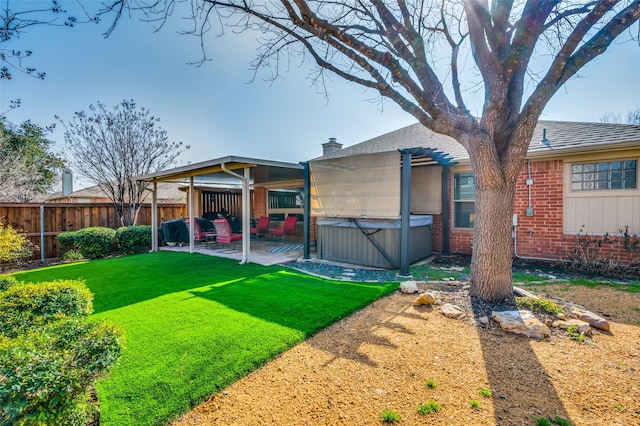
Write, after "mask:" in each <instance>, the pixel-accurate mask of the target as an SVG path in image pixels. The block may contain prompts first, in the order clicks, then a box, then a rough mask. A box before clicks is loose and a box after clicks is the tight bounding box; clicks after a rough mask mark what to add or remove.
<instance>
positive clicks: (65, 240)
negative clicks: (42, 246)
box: [57, 232, 76, 253]
mask: <svg viewBox="0 0 640 426" xmlns="http://www.w3.org/2000/svg"><path fill="white" fill-rule="evenodd" d="M57 238H58V245H59V246H60V250H62V252H63V253H64V252H67V251H69V250H75V248H76V233H75V232H61V233H59V234H58V237H57Z"/></svg>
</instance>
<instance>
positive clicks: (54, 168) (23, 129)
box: [0, 120, 64, 203]
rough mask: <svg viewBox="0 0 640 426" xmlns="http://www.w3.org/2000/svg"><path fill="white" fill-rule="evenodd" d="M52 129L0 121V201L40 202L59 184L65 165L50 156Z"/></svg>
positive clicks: (31, 124)
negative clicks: (48, 135) (48, 136)
mask: <svg viewBox="0 0 640 426" xmlns="http://www.w3.org/2000/svg"><path fill="white" fill-rule="evenodd" d="M50 130H51V128H44V127H41V126H39V125H37V124H34V123H32V122H31V121H25V122H24V123H22V124H21V125H20V126H15V125H12V124H10V123H8V122H7V121H4V120H0V200H2V201H9V202H25V203H26V202H34V201H42V200H43V199H44V198H45V197H46V196H47V195H48V194H51V193H52V192H53V190H54V188H55V186H56V185H57V184H58V181H59V179H58V177H59V176H60V172H61V170H62V169H63V168H64V161H63V160H62V159H61V158H60V157H58V156H57V155H55V154H53V153H52V152H50V150H51V145H52V142H51V141H50V140H49V139H47V138H46V134H47V133H48V132H49V131H50Z"/></svg>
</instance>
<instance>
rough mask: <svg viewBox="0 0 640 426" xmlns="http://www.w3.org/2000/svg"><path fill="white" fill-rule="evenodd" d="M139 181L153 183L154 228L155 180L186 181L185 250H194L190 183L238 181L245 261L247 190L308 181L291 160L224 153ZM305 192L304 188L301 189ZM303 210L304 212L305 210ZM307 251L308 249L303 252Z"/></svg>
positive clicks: (154, 220)
mask: <svg viewBox="0 0 640 426" xmlns="http://www.w3.org/2000/svg"><path fill="white" fill-rule="evenodd" d="M136 179H137V180H140V181H145V182H150V183H152V184H153V193H152V209H151V211H152V213H151V227H152V229H157V228H158V209H157V206H158V200H157V189H158V186H157V185H158V182H182V183H185V184H187V183H188V184H189V198H188V200H187V205H188V210H189V236H190V238H189V252H191V253H193V252H194V251H195V246H194V185H195V184H198V185H204V184H207V185H230V184H236V185H237V184H240V185H241V187H242V261H241V262H240V263H242V264H244V263H247V262H249V254H250V238H249V237H250V235H249V226H250V220H251V210H250V205H251V201H250V191H251V187H252V186H254V185H259V184H273V183H281V184H282V185H287V184H292V183H294V182H300V181H302V180H304V181H305V186H306V182H307V181H308V174H307V173H306V167H303V166H302V165H300V164H295V163H285V162H280V161H269V160H261V159H256V158H246V157H236V156H227V157H221V158H217V159H214V160H209V161H203V162H200V163H195V164H189V165H186V166H182V167H177V168H174V169H170V170H162V171H159V172H156V173H151V174H148V175H143V176H138V177H137V178H136ZM305 192H306V191H305ZM305 213H306V212H305ZM304 221H305V247H308V241H307V240H308V237H307V236H308V226H309V218H308V216H307V214H305V217H304ZM151 250H152V251H158V234H157V232H152V248H151ZM307 251H308V248H307V249H306V250H305V252H307Z"/></svg>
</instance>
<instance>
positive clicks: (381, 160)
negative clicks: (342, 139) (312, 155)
mask: <svg viewBox="0 0 640 426" xmlns="http://www.w3.org/2000/svg"><path fill="white" fill-rule="evenodd" d="M324 148H325V153H324V155H323V156H322V157H319V158H316V159H313V160H311V161H310V162H309V168H310V173H311V194H310V198H311V214H312V215H313V216H314V217H315V219H316V220H317V224H318V228H319V229H318V230H317V233H318V257H321V258H326V259H331V260H344V261H350V262H357V263H362V264H370V265H376V266H386V267H389V266H397V265H389V262H388V259H386V258H385V259H384V260H381V259H380V256H378V255H377V254H376V253H373V252H378V253H380V252H385V251H386V252H387V253H386V254H387V255H389V254H390V253H391V256H388V257H390V258H391V259H392V260H393V259H395V255H394V253H393V252H394V251H396V250H398V249H397V248H396V247H397V246H398V241H399V240H397V238H396V237H391V236H390V234H388V233H387V231H385V229H388V227H395V228H399V225H393V224H392V223H391V222H393V220H397V219H398V218H400V217H401V214H400V200H401V198H402V197H401V193H402V188H401V169H402V167H401V153H400V152H399V150H406V149H410V148H427V150H423V151H420V150H413V151H411V152H413V154H414V155H413V156H412V157H411V160H412V168H411V187H410V200H411V203H410V212H411V215H412V216H416V217H415V218H414V219H416V220H417V221H418V222H416V225H415V226H416V227H420V224H419V220H421V219H420V216H422V217H423V219H424V220H426V221H428V222H430V223H431V226H430V228H431V229H430V241H429V247H426V246H425V245H424V244H422V247H418V248H417V249H416V248H415V247H414V246H415V245H416V244H418V240H419V238H423V239H424V238H425V237H424V233H422V234H421V233H420V232H421V231H420V232H418V234H416V235H417V237H412V238H411V245H412V248H411V251H412V254H411V261H412V262H413V261H414V260H416V258H417V257H420V256H422V254H423V253H424V251H425V250H427V249H428V250H429V251H430V250H431V249H433V250H434V251H439V252H453V253H466V254H468V253H471V250H472V247H471V244H472V239H473V224H474V218H475V202H474V199H475V181H474V177H473V173H472V170H471V165H470V162H469V158H468V154H467V152H466V151H465V149H464V148H463V147H462V146H461V145H460V144H459V143H457V142H456V141H455V140H453V139H451V138H449V137H447V136H443V135H439V134H436V133H433V132H431V131H430V130H428V129H426V128H425V127H424V126H423V125H421V124H419V123H417V124H413V125H410V126H407V127H404V128H402V129H399V130H396V131H394V132H391V133H388V134H385V135H382V136H378V137H376V138H373V139H370V140H367V141H365V142H362V143H359V144H356V145H353V146H350V147H347V148H344V149H341V145H340V144H338V143H337V142H336V141H335V140H331V141H330V142H329V143H327V144H324ZM639 162H640V126H637V125H625V124H607V123H579V122H563V121H540V122H539V123H538V125H537V127H536V131H535V132H534V135H533V139H532V141H531V144H530V147H529V151H528V155H527V161H526V163H525V165H524V167H523V169H522V171H521V173H520V176H519V177H518V181H517V187H516V197H515V203H514V245H513V247H514V255H516V256H518V257H522V258H536V259H545V260H551V259H558V258H560V257H563V256H565V255H566V254H567V253H568V251H569V250H571V249H572V248H573V247H574V246H575V242H576V236H577V235H578V234H583V235H584V234H588V235H603V234H606V233H609V234H614V235H615V234H618V235H619V232H620V230H624V229H625V228H626V229H628V232H629V233H631V234H640V188H639V184H638V172H637V169H638V163H639ZM424 216H427V217H431V218H430V219H426V218H424ZM422 223H425V222H424V221H423V222H422ZM362 224H364V226H361V225H362ZM340 227H342V228H349V231H346V230H343V231H340V229H339V228H340ZM360 227H361V228H362V229H359V228H360ZM411 229H412V231H411V232H412V233H413V225H412V228H411ZM356 234H361V238H360V242H356V243H354V242H353V240H354V237H355V236H356ZM418 235H423V236H422V237H419V236H418ZM347 246H348V248H345V249H339V247H347ZM358 252H359V253H360V254H358ZM389 252H390V253H389ZM354 253H355V254H354ZM612 255H614V256H617V255H620V256H621V257H622V258H623V259H626V260H629V259H631V258H632V257H633V256H629V253H625V252H624V250H623V249H620V250H619V251H618V252H617V253H612ZM382 257H385V256H382ZM422 257H424V256H422Z"/></svg>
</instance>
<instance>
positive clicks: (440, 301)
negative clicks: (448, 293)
mask: <svg viewBox="0 0 640 426" xmlns="http://www.w3.org/2000/svg"><path fill="white" fill-rule="evenodd" d="M433 304H434V305H442V300H440V299H436V301H435V302H433Z"/></svg>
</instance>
